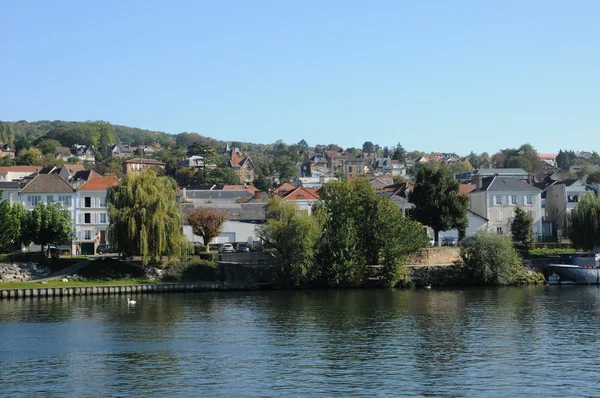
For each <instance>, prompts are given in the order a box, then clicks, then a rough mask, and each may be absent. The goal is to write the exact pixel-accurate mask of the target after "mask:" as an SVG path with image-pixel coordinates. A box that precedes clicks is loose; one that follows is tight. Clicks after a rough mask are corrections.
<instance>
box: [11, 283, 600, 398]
mask: <svg viewBox="0 0 600 398" xmlns="http://www.w3.org/2000/svg"><path fill="white" fill-rule="evenodd" d="M136 300H137V304H136V305H135V306H128V305H127V302H126V299H125V298H123V297H71V298H45V299H21V300H16V301H15V300H10V301H9V300H4V301H0V395H1V396H28V397H29V396H125V395H134V396H257V395H260V396H289V395H296V396H314V395H345V396H348V395H353V396H354V395H364V396H374V395H378V396H392V395H393V396H448V397H453V396H545V397H547V396H584V395H588V396H589V395H599V394H600V391H599V390H598V388H599V386H600V368H598V362H599V360H598V356H599V355H600V354H599V353H600V338H599V333H598V332H599V330H600V329H599V324H600V305H599V304H600V290H599V289H598V288H597V287H580V286H571V287H562V288H561V287H550V288H544V287H537V288H498V289H495V288H494V289H469V290H438V289H435V288H434V289H432V290H414V291H402V290H337V291H335V290H330V291H299V292H277V291H274V292H231V293H197V294H171V295H138V296H137V297H136Z"/></svg>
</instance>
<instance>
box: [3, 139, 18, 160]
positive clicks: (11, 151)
mask: <svg viewBox="0 0 600 398" xmlns="http://www.w3.org/2000/svg"><path fill="white" fill-rule="evenodd" d="M4 157H6V158H11V159H14V158H15V147H14V146H13V145H12V144H9V143H6V144H3V143H1V142H0V158H4Z"/></svg>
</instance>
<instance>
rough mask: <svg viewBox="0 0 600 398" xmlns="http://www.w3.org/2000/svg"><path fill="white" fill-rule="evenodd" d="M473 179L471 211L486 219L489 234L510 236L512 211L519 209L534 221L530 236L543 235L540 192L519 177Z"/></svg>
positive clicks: (513, 212)
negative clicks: (474, 187) (532, 234)
mask: <svg viewBox="0 0 600 398" xmlns="http://www.w3.org/2000/svg"><path fill="white" fill-rule="evenodd" d="M475 180H476V181H475V184H476V189H475V190H473V191H472V192H471V193H470V195H469V197H470V199H471V205H470V209H471V211H473V212H474V213H476V214H478V215H480V216H482V217H484V218H486V219H488V220H489V221H488V226H487V228H488V232H490V233H497V234H501V235H506V234H509V233H510V224H511V223H512V220H513V219H514V217H515V209H516V208H517V207H521V208H522V209H523V210H525V211H527V214H528V215H529V216H531V218H533V233H534V234H541V233H542V217H543V214H542V207H541V197H540V194H541V192H542V190H541V189H539V188H536V187H535V186H533V185H531V184H529V183H528V182H527V181H524V180H521V179H519V178H518V177H510V176H491V177H481V176H480V177H478V178H476V179H475Z"/></svg>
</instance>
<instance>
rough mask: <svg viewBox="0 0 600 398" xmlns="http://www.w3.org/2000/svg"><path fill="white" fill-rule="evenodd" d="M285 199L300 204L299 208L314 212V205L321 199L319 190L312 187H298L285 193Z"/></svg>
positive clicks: (309, 212)
mask: <svg viewBox="0 0 600 398" xmlns="http://www.w3.org/2000/svg"><path fill="white" fill-rule="evenodd" d="M282 197H283V199H285V200H292V201H294V202H296V205H298V209H300V210H302V211H306V212H307V213H308V214H311V213H312V208H313V206H314V205H315V204H316V203H317V201H318V200H319V192H318V191H317V190H316V189H311V188H302V187H300V188H296V189H293V190H291V191H288V192H287V193H285V194H283V196H282Z"/></svg>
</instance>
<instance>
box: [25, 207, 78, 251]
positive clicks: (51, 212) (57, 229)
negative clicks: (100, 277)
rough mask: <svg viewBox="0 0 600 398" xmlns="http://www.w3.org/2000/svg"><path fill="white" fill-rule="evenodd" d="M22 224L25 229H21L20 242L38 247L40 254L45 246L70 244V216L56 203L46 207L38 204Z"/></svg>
mask: <svg viewBox="0 0 600 398" xmlns="http://www.w3.org/2000/svg"><path fill="white" fill-rule="evenodd" d="M17 211H20V210H18V209H17ZM21 213H22V212H21ZM24 224H25V228H21V234H22V235H24V236H23V237H22V238H21V240H22V241H23V242H24V243H25V244H26V245H28V244H29V243H35V244H36V245H40V247H41V249H42V252H43V251H44V248H45V247H46V246H47V245H50V244H54V245H57V246H58V245H62V244H66V243H70V242H71V233H72V231H73V223H72V221H71V215H70V214H69V212H68V211H67V210H64V209H63V208H61V207H60V205H59V204H58V203H50V204H48V205H46V204H45V203H43V202H40V203H38V204H37V205H36V206H35V208H34V209H33V211H32V212H30V213H29V214H28V215H27V220H26V221H25V223H24Z"/></svg>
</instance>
